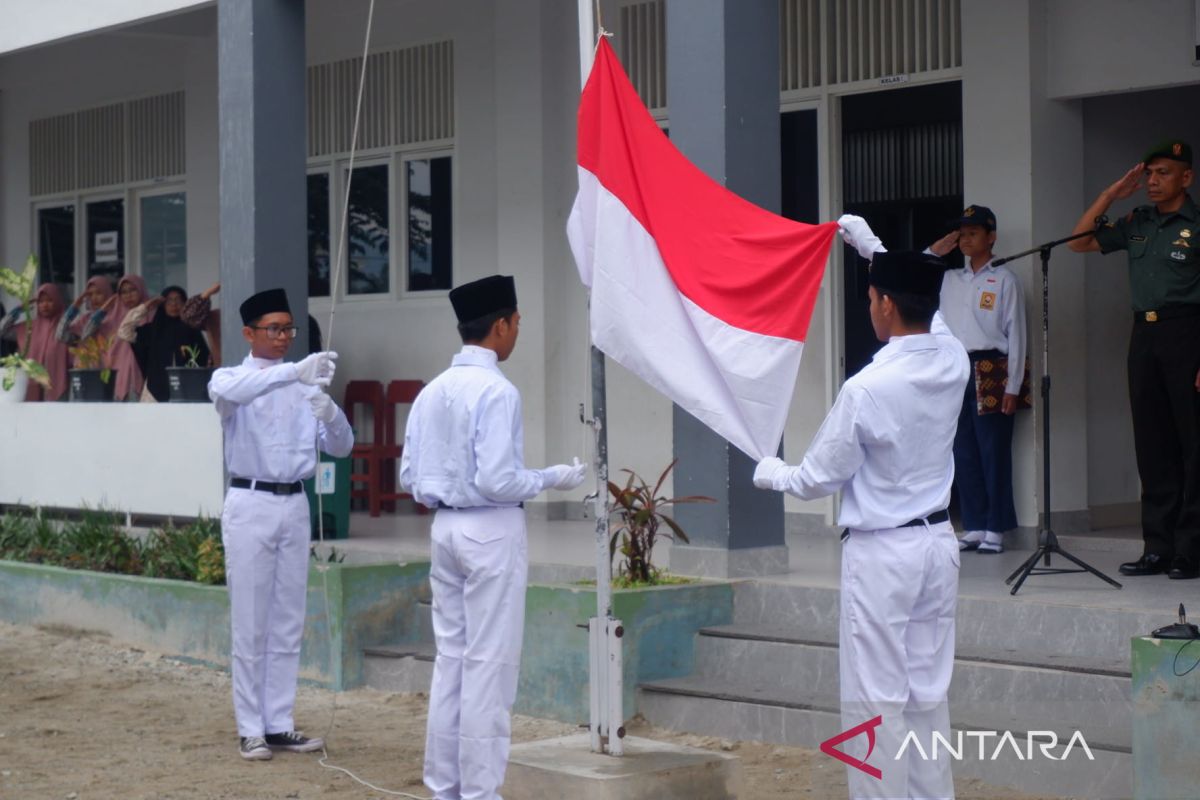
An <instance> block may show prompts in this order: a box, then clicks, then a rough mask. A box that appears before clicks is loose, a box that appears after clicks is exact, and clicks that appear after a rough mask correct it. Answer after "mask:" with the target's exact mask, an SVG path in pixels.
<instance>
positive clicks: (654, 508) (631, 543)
mask: <svg viewBox="0 0 1200 800" xmlns="http://www.w3.org/2000/svg"><path fill="white" fill-rule="evenodd" d="M678 461H679V459H675V461H672V462H671V463H670V464H668V465H667V468H666V469H664V470H663V471H662V474H661V475H659V476H658V480H657V481H656V482H655V484H654V487H653V488H651V487H650V485H649V484H647V483H646V481H645V480H643V479H642V477H641V476H640V475H638V474H637V473H636V472H634V471H633V470H629V469H623V470H621V472H627V473H629V479H628V480H627V481H626V482H625V486H623V487H621V486H618V485H617V484H615V483H613V482H612V481H609V482H608V492H609V494H610V495H612V499H613V501H612V505H611V506H609V512H608V513H609V516H610V517H613V516H615V517H616V519H617V522H618V523H619V525H618V526H617V528H616V529H615V530H614V531H613V532H612V538H611V539H610V540H609V543H608V557H609V562H610V563H611V561H612V559H613V557H614V556H615V555H616V554H617V553H618V552H620V553H621V555H622V556H624V559H623V560H622V561H621V563H620V565H619V566H618V568H617V577H616V578H614V579H613V585H614V586H616V587H617V588H621V589H627V588H633V587H641V586H657V585H659V584H663V583H677V582H680V581H679V579H677V578H672V577H670V576H668V575H667V574H666V572H665V570H661V569H659V568H658V567H656V566H654V562H653V555H654V545H655V543H656V542H657V540H658V539H659V537H663V536H665V537H666V538H668V539H671V540H672V541H674V540H676V539H680V540H682V541H684V542H687V541H688V538H687V534H685V533H684V532H683V529H682V528H680V527H679V523H677V522H676V521H675V520H674V519H672V518H671V517H669V516H667V515H666V513H664V512H665V511H666V509H668V508H670V507H671V506H675V505H679V504H680V503H715V502H716V500H714V499H713V498H711V497H704V496H701V495H695V496H690V497H664V496H662V495H660V494H659V492H660V491H661V490H662V485H663V483H665V482H666V480H667V475H669V474H670V473H671V470H672V469H674V468H675V464H676V463H677V462H678ZM663 526H666V528H667V530H661V528H662V527H663Z"/></svg>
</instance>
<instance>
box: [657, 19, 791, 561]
mask: <svg viewBox="0 0 1200 800" xmlns="http://www.w3.org/2000/svg"><path fill="white" fill-rule="evenodd" d="M667 102H668V111H669V113H670V134H671V139H672V141H674V142H675V144H676V145H677V146H678V147H679V149H680V150H681V151H682V152H683V154H684V155H686V156H687V157H688V158H689V159H690V160H691V161H692V162H693V163H694V164H696V165H697V166H698V167H699V168H700V169H702V170H704V171H705V172H706V173H708V175H709V176H711V177H712V178H713V179H715V180H717V181H720V182H721V183H723V184H725V185H726V186H727V187H728V188H729V189H730V190H732V191H734V192H736V193H737V194H739V195H741V196H742V197H745V198H746V199H747V200H749V201H751V202H753V203H756V204H758V205H760V206H762V207H764V208H767V209H770V210H772V211H775V212H778V211H779V207H780V178H779V170H780V151H779V147H780V145H779V124H780V123H779V4H778V3H777V2H776V1H775V0H667ZM673 428H674V452H675V456H676V458H678V459H679V464H678V466H676V468H675V494H676V495H677V496H680V495H707V496H709V497H713V498H716V500H717V504H716V506H715V507H714V506H710V505H693V506H680V507H679V509H678V510H677V511H676V514H675V516H676V518H677V519H678V520H679V522H680V524H681V525H682V527H683V529H684V530H685V531H686V532H687V534H688V536H689V537H690V539H691V544H690V545H681V544H676V545H675V546H674V547H673V548H672V550H671V568H672V570H673V571H675V572H679V573H683V574H699V575H709V576H714V577H737V576H750V575H763V574H770V573H779V572H786V571H787V563H788V556H787V545H786V544H785V543H784V536H783V531H784V527H783V497H782V495H780V494H777V493H773V492H763V491H761V490H758V489H755V488H754V486H753V484H752V483H751V477H752V475H753V474H754V466H755V463H754V461H752V460H751V459H750V458H748V457H747V456H746V455H744V454H743V453H742V452H741V451H739V450H737V449H736V448H734V447H733V446H732V445H730V444H729V443H728V442H726V441H725V440H724V439H722V438H720V437H718V436H717V435H716V434H714V433H713V432H712V431H710V430H709V429H708V428H706V427H705V426H704V425H702V424H701V423H700V422H698V421H697V420H696V419H695V418H694V417H692V416H691V415H690V414H688V413H686V412H685V411H682V410H680V409H679V408H678V407H676V408H675V409H674V413H673Z"/></svg>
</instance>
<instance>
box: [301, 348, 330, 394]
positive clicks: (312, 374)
mask: <svg viewBox="0 0 1200 800" xmlns="http://www.w3.org/2000/svg"><path fill="white" fill-rule="evenodd" d="M337 357H338V354H337V353H335V352H333V351H332V350H327V351H324V352H321V353H313V354H312V355H311V356H309V357H308V358H306V359H304V360H303V361H297V362H296V380H298V381H300V382H301V383H306V384H308V385H309V386H328V385H329V384H330V383H332V382H333V373H334V372H335V371H336V370H337Z"/></svg>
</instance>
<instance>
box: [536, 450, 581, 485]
mask: <svg viewBox="0 0 1200 800" xmlns="http://www.w3.org/2000/svg"><path fill="white" fill-rule="evenodd" d="M587 471H588V467H587V464H581V463H579V458H578V457H576V458H575V459H574V461H573V462H572V463H570V464H555V465H554V466H552V467H546V468H545V469H543V470H542V488H543V489H561V490H562V491H570V490H571V489H577V488H579V486H581V485H582V484H583V479H584V478H586V477H587Z"/></svg>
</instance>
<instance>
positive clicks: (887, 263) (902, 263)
mask: <svg viewBox="0 0 1200 800" xmlns="http://www.w3.org/2000/svg"><path fill="white" fill-rule="evenodd" d="M945 274H946V262H945V261H942V260H941V259H940V258H938V257H937V256H934V255H928V254H926V253H915V252H911V251H906V250H893V251H888V252H885V253H876V254H875V257H874V258H873V259H871V273H870V276H869V277H868V282H869V283H870V284H871V285H872V286H874V287H875V288H876V289H880V290H882V291H892V292H896V293H898V294H916V295H926V296H929V297H936V296H938V294H940V293H941V291H942V277H943V276H944V275H945Z"/></svg>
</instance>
